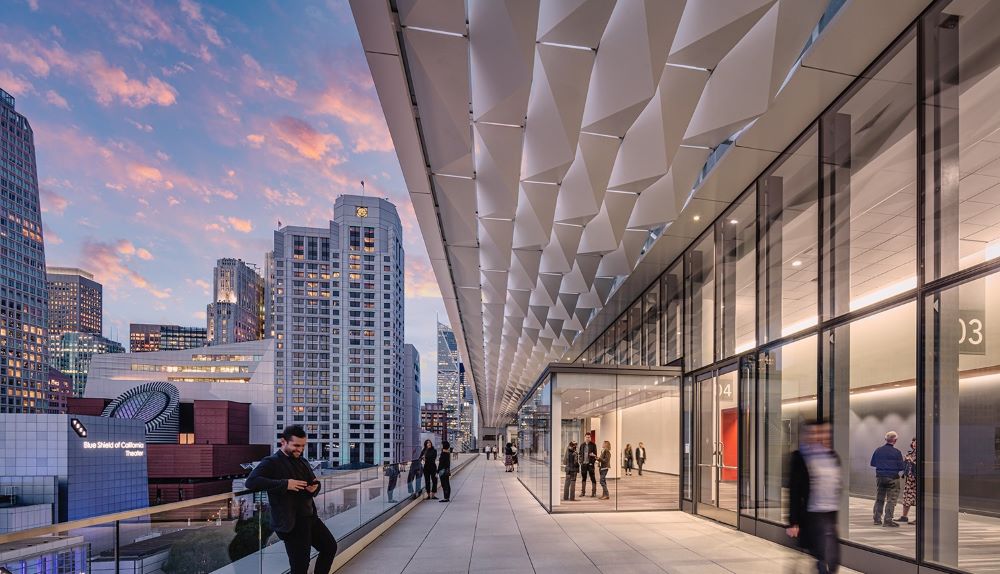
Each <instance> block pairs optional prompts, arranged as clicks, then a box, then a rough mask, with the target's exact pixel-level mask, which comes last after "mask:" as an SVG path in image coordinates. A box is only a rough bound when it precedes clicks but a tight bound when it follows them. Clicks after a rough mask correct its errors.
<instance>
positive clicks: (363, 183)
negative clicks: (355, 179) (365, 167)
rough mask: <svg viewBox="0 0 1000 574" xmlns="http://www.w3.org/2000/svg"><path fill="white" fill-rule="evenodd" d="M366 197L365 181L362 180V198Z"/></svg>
mask: <svg viewBox="0 0 1000 574" xmlns="http://www.w3.org/2000/svg"><path fill="white" fill-rule="evenodd" d="M364 196H365V180H363V179H362V180H361V197H364Z"/></svg>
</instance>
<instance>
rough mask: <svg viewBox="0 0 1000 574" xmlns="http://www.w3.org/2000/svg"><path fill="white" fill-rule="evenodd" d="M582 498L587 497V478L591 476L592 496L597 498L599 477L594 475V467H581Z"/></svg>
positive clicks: (588, 465)
mask: <svg viewBox="0 0 1000 574" xmlns="http://www.w3.org/2000/svg"><path fill="white" fill-rule="evenodd" d="M580 471H581V472H580V482H581V484H580V496H586V495H587V476H588V475H589V476H590V496H597V477H596V476H595V475H594V465H592V464H587V465H584V466H581V467H580Z"/></svg>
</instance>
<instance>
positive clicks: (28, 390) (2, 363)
mask: <svg viewBox="0 0 1000 574" xmlns="http://www.w3.org/2000/svg"><path fill="white" fill-rule="evenodd" d="M0 120H2V122H3V129H0V149H3V161H2V163H0V168H2V169H0V218H2V221H3V222H4V223H5V224H6V225H5V227H4V229H5V233H3V234H2V235H3V236H2V237H0V243H2V245H3V255H2V256H0V264H2V267H3V281H2V285H0V308H2V309H3V311H4V312H3V316H2V317H0V328H2V329H3V331H4V336H3V337H0V413H45V412H48V410H49V405H48V400H47V399H46V398H45V397H46V396H47V393H48V389H49V365H48V352H49V351H48V333H47V316H48V288H47V286H46V283H45V244H44V242H43V240H42V212H41V209H40V208H39V205H38V168H37V166H36V164H35V135H34V132H33V131H32V129H31V125H29V123H28V120H27V119H26V118H25V117H24V116H22V115H21V114H19V113H17V112H16V111H15V110H14V96H12V95H10V94H8V93H7V92H5V91H3V90H2V89H0Z"/></svg>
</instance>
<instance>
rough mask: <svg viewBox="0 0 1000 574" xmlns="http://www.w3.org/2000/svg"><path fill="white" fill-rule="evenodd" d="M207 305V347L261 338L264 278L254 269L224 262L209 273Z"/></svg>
mask: <svg viewBox="0 0 1000 574" xmlns="http://www.w3.org/2000/svg"><path fill="white" fill-rule="evenodd" d="M212 285H213V288H212V289H213V297H212V302H211V303H209V304H208V308H207V313H206V317H207V318H208V344H209V345H226V344H229V343H242V342H244V341H256V340H258V339H263V338H264V327H265V325H264V278H263V277H261V275H260V269H258V267H257V266H256V265H253V264H248V263H245V262H244V261H243V260H242V259H233V258H228V257H227V258H224V259H219V260H218V262H217V263H216V264H215V269H214V271H213V273H212Z"/></svg>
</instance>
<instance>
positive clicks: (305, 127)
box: [271, 116, 343, 160]
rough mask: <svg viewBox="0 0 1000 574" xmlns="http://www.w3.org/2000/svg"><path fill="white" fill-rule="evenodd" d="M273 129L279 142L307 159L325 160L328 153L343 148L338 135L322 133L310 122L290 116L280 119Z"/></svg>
mask: <svg viewBox="0 0 1000 574" xmlns="http://www.w3.org/2000/svg"><path fill="white" fill-rule="evenodd" d="M271 129H273V130H274V135H275V137H276V138H278V140H280V141H281V142H283V143H284V144H286V145H287V146H289V147H291V148H292V149H294V150H295V151H296V152H298V154H299V155H301V156H302V157H304V158H306V159H312V160H320V159H324V157H325V156H326V155H327V152H329V151H331V150H332V149H333V148H340V147H342V146H343V144H342V143H341V141H340V138H339V137H337V135H336V134H324V133H320V132H318V131H316V129H314V128H313V127H312V126H311V125H310V124H309V123H308V122H304V121H302V120H300V119H298V118H293V117H290V116H283V117H281V118H278V120H276V121H275V122H274V123H272V124H271Z"/></svg>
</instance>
